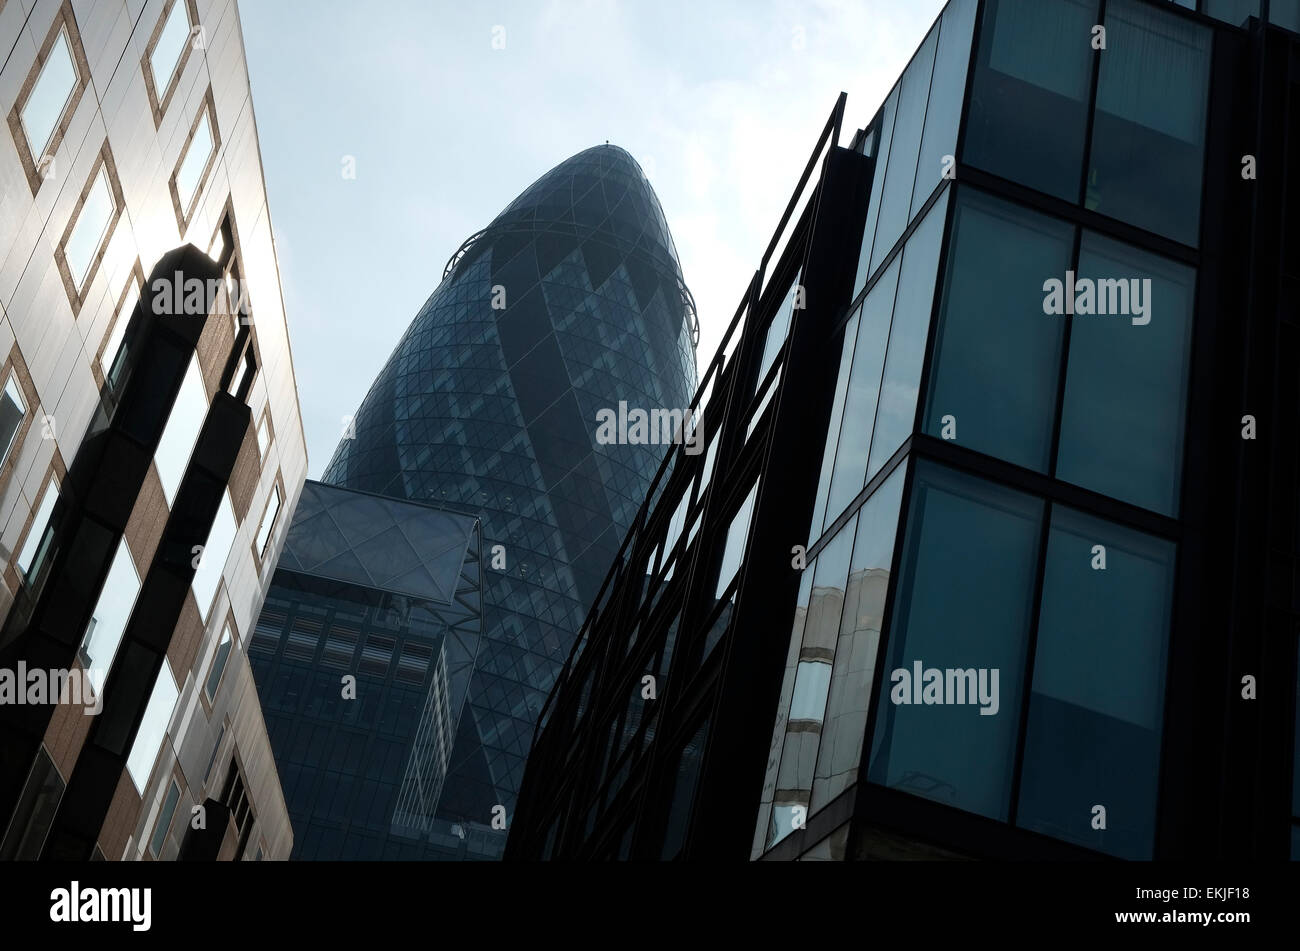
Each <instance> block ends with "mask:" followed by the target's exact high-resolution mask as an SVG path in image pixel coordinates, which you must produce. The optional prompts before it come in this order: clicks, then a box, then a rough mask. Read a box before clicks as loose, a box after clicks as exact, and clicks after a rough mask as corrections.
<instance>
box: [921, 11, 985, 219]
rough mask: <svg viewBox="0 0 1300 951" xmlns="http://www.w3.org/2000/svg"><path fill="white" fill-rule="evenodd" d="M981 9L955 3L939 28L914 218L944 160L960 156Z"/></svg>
mask: <svg viewBox="0 0 1300 951" xmlns="http://www.w3.org/2000/svg"><path fill="white" fill-rule="evenodd" d="M977 6H978V3H977V2H976V0H951V2H950V3H949V4H948V6H947V7H946V8H945V9H944V12H943V20H942V22H941V23H940V25H939V49H938V52H937V53H936V54H935V58H934V77H933V78H932V79H931V80H930V99H929V102H928V104H927V105H926V109H925V132H924V134H923V135H922V136H921V158H920V160H919V161H918V162H917V164H916V185H915V186H914V187H913V189H912V214H913V215H915V214H916V213H917V212H918V211H920V210H921V206H922V205H923V204H925V200H926V199H927V198H929V197H930V193H931V192H932V191H934V187H935V186H936V185H938V184H939V181H940V179H941V177H942V175H943V166H944V162H943V157H944V156H945V155H955V154H956V152H957V126H958V124H959V123H960V121H961V103H962V97H963V96H964V95H965V94H966V66H967V64H968V63H969V62H970V46H971V38H972V33H973V31H974V29H975V9H976V7H977Z"/></svg>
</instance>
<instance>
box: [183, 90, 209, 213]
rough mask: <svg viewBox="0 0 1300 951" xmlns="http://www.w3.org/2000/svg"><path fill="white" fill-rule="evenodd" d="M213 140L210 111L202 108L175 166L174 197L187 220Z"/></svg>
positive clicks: (205, 169) (201, 179)
mask: <svg viewBox="0 0 1300 951" xmlns="http://www.w3.org/2000/svg"><path fill="white" fill-rule="evenodd" d="M214 146H215V140H214V138H213V135H212V113H211V111H210V110H209V109H207V108H204V110H203V112H202V113H201V114H200V116H199V121H198V124H197V125H196V126H195V127H194V133H193V138H191V139H190V144H189V145H188V146H187V147H186V149H185V155H184V156H183V157H182V158H181V162H180V165H178V166H177V168H176V197H177V200H178V202H179V204H180V211H181V217H182V218H184V219H185V220H189V217H190V213H191V212H192V211H193V207H194V199H195V198H196V197H197V195H198V190H199V186H200V185H201V184H203V178H204V175H205V173H206V172H207V170H208V164H209V162H210V161H211V159H212V153H213V148H214Z"/></svg>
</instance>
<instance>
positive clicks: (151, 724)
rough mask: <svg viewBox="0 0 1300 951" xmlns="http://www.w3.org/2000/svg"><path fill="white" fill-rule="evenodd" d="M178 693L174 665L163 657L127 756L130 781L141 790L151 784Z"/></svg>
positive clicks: (141, 791)
mask: <svg viewBox="0 0 1300 951" xmlns="http://www.w3.org/2000/svg"><path fill="white" fill-rule="evenodd" d="M179 695H180V694H179V691H177V689H176V678H175V677H173V676H172V668H171V664H170V663H169V662H168V661H167V660H165V659H164V660H163V665H162V669H161V670H159V671H158V679H157V680H156V681H154V685H153V693H151V694H150V695H149V703H148V705H147V706H146V707H145V708H144V719H142V720H141V721H140V728H139V729H138V730H136V733H135V742H134V743H132V744H131V752H130V754H128V756H127V758H126V771H127V772H128V773H130V774H131V782H133V783H135V788H136V790H137V791H138V792H140V793H143V792H144V788H145V786H146V785H148V783H149V774H150V773H152V772H153V764H154V760H156V759H157V758H158V751H159V750H160V749H162V744H163V740H164V739H165V738H166V736H167V724H169V723H170V722H171V718H172V710H174V709H175V708H176V698H177V697H178V696H179Z"/></svg>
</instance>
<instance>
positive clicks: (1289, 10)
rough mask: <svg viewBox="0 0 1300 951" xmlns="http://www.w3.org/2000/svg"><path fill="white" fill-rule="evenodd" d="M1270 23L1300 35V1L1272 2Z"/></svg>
mask: <svg viewBox="0 0 1300 951" xmlns="http://www.w3.org/2000/svg"><path fill="white" fill-rule="evenodd" d="M1268 22H1269V23H1276V24H1277V25H1278V26H1281V27H1285V28H1286V29H1288V30H1291V31H1293V32H1296V33H1300V0H1270V2H1269V5H1268Z"/></svg>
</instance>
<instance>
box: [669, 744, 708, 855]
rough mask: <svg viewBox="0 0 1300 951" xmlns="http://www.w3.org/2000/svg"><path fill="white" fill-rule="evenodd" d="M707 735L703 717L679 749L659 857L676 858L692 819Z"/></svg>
mask: <svg viewBox="0 0 1300 951" xmlns="http://www.w3.org/2000/svg"><path fill="white" fill-rule="evenodd" d="M708 734H709V721H708V720H705V721H704V722H703V723H701V724H700V728H699V729H698V730H696V731H695V735H694V736H693V737H691V739H690V741H689V742H688V743H687V744H686V746H685V747H683V748H682V752H681V755H680V756H679V757H678V759H677V770H676V772H677V778H676V780H675V781H674V783H673V798H672V800H671V801H670V802H669V806H668V821H667V825H666V828H665V830H664V844H663V849H662V850H661V851H660V858H662V859H665V860H667V859H673V858H676V856H677V853H678V852H680V851H681V849H682V843H683V842H684V841H685V839H686V829H687V827H688V825H689V824H690V821H691V808H692V805H693V803H694V799H695V784H696V783H697V782H698V781H699V778H700V760H701V759H702V758H703V756H704V741H705V739H706V738H707V736H708Z"/></svg>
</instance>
